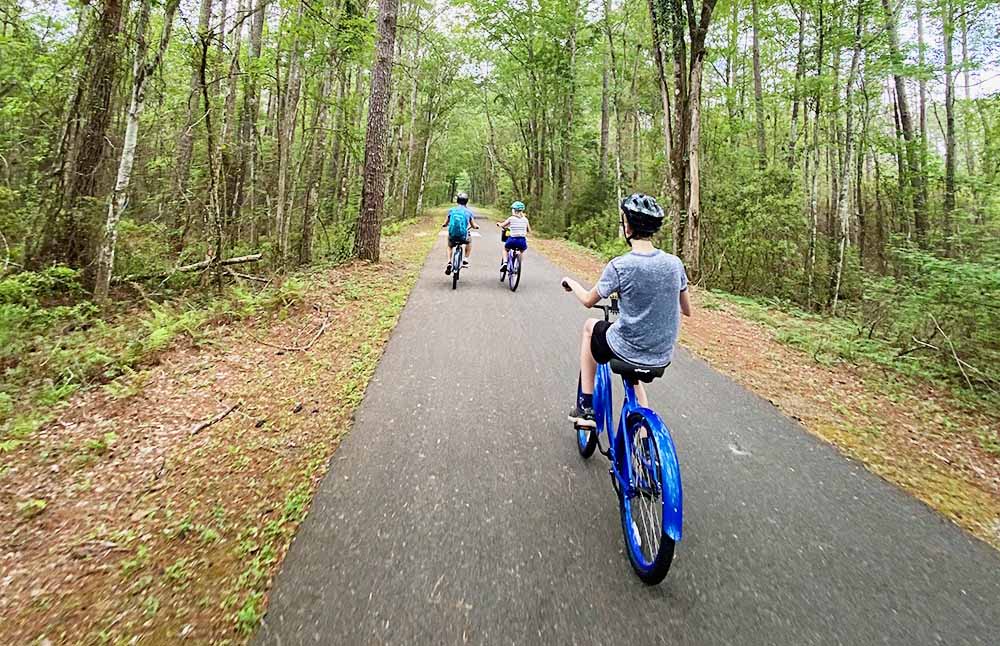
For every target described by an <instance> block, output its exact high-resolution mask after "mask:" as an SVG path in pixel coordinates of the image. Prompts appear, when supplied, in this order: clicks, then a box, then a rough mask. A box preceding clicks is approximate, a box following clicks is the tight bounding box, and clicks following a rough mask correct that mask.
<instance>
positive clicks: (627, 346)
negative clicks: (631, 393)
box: [597, 249, 688, 366]
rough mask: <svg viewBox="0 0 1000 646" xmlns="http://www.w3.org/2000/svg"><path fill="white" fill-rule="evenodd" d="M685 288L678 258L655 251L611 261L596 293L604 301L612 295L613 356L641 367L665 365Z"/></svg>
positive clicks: (610, 334) (671, 350) (670, 356)
mask: <svg viewBox="0 0 1000 646" xmlns="http://www.w3.org/2000/svg"><path fill="white" fill-rule="evenodd" d="M687 286H688V278H687V274H686V273H685V272H684V263H682V262H681V259H680V258H678V257H677V256H674V255H672V254H669V253H665V252H663V251H660V250H659V249H657V250H656V251H654V252H653V253H649V254H642V253H637V252H635V251H633V252H631V253H627V254H625V255H624V256H618V257H617V258H613V259H612V260H611V262H609V263H608V266H607V267H605V268H604V273H602V274H601V279H600V280H599V281H598V282H597V293H598V294H600V295H601V298H608V297H609V296H610V295H611V294H613V293H614V292H618V297H619V299H620V300H619V307H620V309H621V313H620V314H619V315H618V320H617V321H615V322H614V323H613V324H612V325H611V327H610V328H608V335H607V336H608V345H610V346H611V349H612V350H614V352H615V354H617V355H618V356H619V357H621V358H622V359H625V360H626V361H628V362H630V363H635V364H638V365H641V366H665V365H667V364H668V363H670V361H671V360H672V359H673V355H674V343H676V342H677V334H678V333H679V332H680V327H681V310H680V293H681V292H682V291H684V290H685V289H687Z"/></svg>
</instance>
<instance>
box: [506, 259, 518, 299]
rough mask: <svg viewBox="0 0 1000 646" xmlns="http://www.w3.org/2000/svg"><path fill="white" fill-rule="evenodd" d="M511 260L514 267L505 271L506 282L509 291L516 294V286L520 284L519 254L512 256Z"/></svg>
mask: <svg viewBox="0 0 1000 646" xmlns="http://www.w3.org/2000/svg"><path fill="white" fill-rule="evenodd" d="M511 260H513V261H514V266H513V267H512V268H511V269H509V270H508V271H507V282H508V284H509V285H510V291H512V292H516V291H517V286H518V285H520V284H521V254H519V253H518V254H513V257H512V258H511Z"/></svg>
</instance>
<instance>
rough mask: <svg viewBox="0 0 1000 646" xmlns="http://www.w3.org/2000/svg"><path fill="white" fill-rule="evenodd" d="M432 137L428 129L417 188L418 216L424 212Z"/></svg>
mask: <svg viewBox="0 0 1000 646" xmlns="http://www.w3.org/2000/svg"><path fill="white" fill-rule="evenodd" d="M431 137H432V134H431V132H430V129H429V128H428V130H427V137H426V138H425V139H424V155H423V157H422V158H421V161H420V182H419V186H418V188H417V211H416V212H417V214H420V213H422V212H423V210H424V187H426V186H427V162H428V158H429V157H430V155H431Z"/></svg>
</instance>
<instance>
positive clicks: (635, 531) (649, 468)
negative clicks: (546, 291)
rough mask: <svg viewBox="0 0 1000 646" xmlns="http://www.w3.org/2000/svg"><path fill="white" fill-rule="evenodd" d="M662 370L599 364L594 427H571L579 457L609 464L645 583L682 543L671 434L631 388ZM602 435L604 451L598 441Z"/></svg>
mask: <svg viewBox="0 0 1000 646" xmlns="http://www.w3.org/2000/svg"><path fill="white" fill-rule="evenodd" d="M564 286H565V285H564ZM595 307H599V308H600V309H602V310H604V320H605V321H608V320H610V317H611V315H613V314H618V301H617V299H614V298H612V299H611V302H610V304H602V303H598V304H597V305H596V306H595ZM664 370H665V368H649V367H646V366H637V365H632V364H629V363H625V362H624V361H618V360H612V361H611V362H610V363H604V364H599V365H598V366H597V375H596V378H595V380H594V415H595V417H596V421H597V427H596V428H579V427H577V429H576V443H577V449H578V450H579V451H580V455H581V456H583V457H584V458H585V459H586V458H589V457H590V456H591V455H593V454H594V450H595V449H597V450H600V452H601V454H602V455H604V456H605V457H607V458H608V460H609V461H610V462H611V469H610V474H611V485H612V487H614V490H615V493H616V494H617V495H618V507H619V511H620V513H621V521H622V532H623V534H624V536H625V545H626V547H627V548H628V550H627V551H628V558H629V561H630V562H631V563H632V568H633V569H634V570H635V572H636V574H637V575H638V576H639V578H640V579H641V580H642V581H643V583H647V584H649V585H655V584H657V583H659V582H660V581H662V580H663V578H664V577H665V576H666V575H667V572H668V571H669V570H670V564H671V562H672V561H673V557H674V546H675V544H676V543H677V542H679V541H680V540H681V519H682V515H683V514H682V493H681V471H680V465H679V464H678V462H677V452H676V450H675V448H674V442H673V439H672V438H671V437H670V431H669V429H667V425H666V424H664V423H663V420H661V419H660V416H659V415H657V414H656V413H655V412H654V411H652V410H650V409H649V408H645V407H643V406H641V405H640V404H639V401H638V399H637V397H636V393H635V384H637V383H638V382H639V381H642V382H644V383H649V382H651V381H652V380H653V379H655V378H657V377H660V376H662V375H663V371H664ZM611 373H615V374H617V375H619V376H621V378H622V384H623V386H624V389H625V402H624V403H623V404H622V408H621V413H620V415H619V417H618V425H617V427H616V426H615V425H614V412H613V410H612V407H613V406H614V401H613V397H612V391H611ZM579 395H580V393H579V391H578V392H577V396H578V397H579ZM614 429H617V430H614ZM605 431H606V432H607V437H608V440H607V448H605V447H604V446H602V444H601V441H600V437H601V433H603V432H605Z"/></svg>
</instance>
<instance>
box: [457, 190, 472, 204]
mask: <svg viewBox="0 0 1000 646" xmlns="http://www.w3.org/2000/svg"><path fill="white" fill-rule="evenodd" d="M455 201H456V202H458V203H459V204H468V203H469V195H468V194H467V193H466V192H465V191H462V192H461V193H459V194H458V195H457V196H456V197H455Z"/></svg>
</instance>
